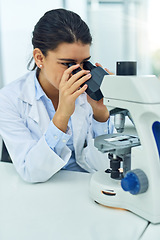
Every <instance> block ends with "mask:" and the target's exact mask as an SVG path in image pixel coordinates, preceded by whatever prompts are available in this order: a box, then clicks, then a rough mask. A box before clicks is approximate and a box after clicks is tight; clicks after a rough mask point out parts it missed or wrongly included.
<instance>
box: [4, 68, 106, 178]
mask: <svg viewBox="0 0 160 240" xmlns="http://www.w3.org/2000/svg"><path fill="white" fill-rule="evenodd" d="M34 76H35V72H34V71H33V72H31V73H28V74H27V75H25V76H23V77H22V78H20V79H18V80H16V81H14V82H12V83H11V84H9V85H8V86H6V87H4V88H3V89H1V91H0V135H1V136H2V138H3V140H4V142H5V144H6V146H7V149H8V152H9V154H10V156H11V158H12V161H13V164H14V166H15V168H16V170H17V172H18V173H19V174H20V176H21V177H22V178H23V179H24V180H25V181H28V182H44V181H46V180H48V179H49V178H50V177H51V176H52V175H53V174H55V173H56V172H58V171H59V170H60V169H61V168H62V167H63V166H65V164H66V163H67V162H68V161H69V159H70V156H71V150H70V149H69V148H68V147H67V146H65V147H64V148H63V151H62V153H61V156H58V155H57V154H56V153H55V152H54V151H53V150H52V149H51V148H50V147H49V146H48V145H47V143H46V140H45V136H44V134H45V132H46V130H47V127H48V125H49V123H50V119H49V116H48V113H47V110H46V108H45V106H44V104H43V102H42V101H41V100H38V101H37V100H36V98H35V85H34ZM88 114H90V117H89V118H90V119H91V118H92V117H91V116H92V115H91V107H90V105H89V104H88V102H87V101H86V94H82V95H81V96H80V97H79V98H78V104H76V108H75V112H74V113H73V115H72V116H71V120H72V127H73V132H74V134H73V145H74V148H75V157H76V161H77V164H79V165H80V166H81V167H82V168H83V169H85V170H87V171H88V172H94V171H96V170H98V169H105V168H106V166H107V165H108V162H107V159H106V155H105V154H102V153H101V152H99V151H98V150H97V149H96V148H95V147H94V142H93V134H92V124H91V120H88ZM102 133H106V130H104V129H103V128H102ZM85 142H86V143H87V146H86V147H84V143H85Z"/></svg>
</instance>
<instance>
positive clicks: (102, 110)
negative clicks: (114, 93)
mask: <svg viewBox="0 0 160 240" xmlns="http://www.w3.org/2000/svg"><path fill="white" fill-rule="evenodd" d="M95 65H96V66H97V67H101V68H103V67H102V65H101V64H99V63H96V64H95ZM104 69H105V70H106V71H107V72H108V73H109V74H110V75H113V73H111V72H110V71H109V70H108V69H107V68H104ZM87 100H88V102H89V104H90V105H91V107H92V109H93V117H94V119H95V120H96V121H98V122H106V121H107V120H108V118H109V111H108V109H107V107H106V106H105V105H104V104H103V98H102V99H100V100H99V101H95V100H93V99H92V98H90V97H89V96H88V95H87Z"/></svg>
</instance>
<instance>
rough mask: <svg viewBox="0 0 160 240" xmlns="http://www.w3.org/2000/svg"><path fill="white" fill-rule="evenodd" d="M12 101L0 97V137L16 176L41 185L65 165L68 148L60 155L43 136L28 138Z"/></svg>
mask: <svg viewBox="0 0 160 240" xmlns="http://www.w3.org/2000/svg"><path fill="white" fill-rule="evenodd" d="M19 107H20V106H18V104H17V103H16V104H15V101H11V99H9V98H7V96H5V95H3V94H2V95H1V94H0V134H1V136H2V138H3V140H4V142H5V144H6V146H7V149H8V152H9V154H10V156H11V159H12V161H13V163H14V166H15V168H16V170H17V172H18V173H19V175H20V176H21V177H22V179H24V180H25V181H27V182H32V183H34V182H44V181H47V180H48V179H49V178H50V177H51V176H52V175H54V174H55V173H56V172H58V171H59V170H60V169H61V168H62V167H63V166H65V164H66V163H67V162H68V160H69V159H70V156H71V151H70V149H69V148H68V147H67V146H66V145H64V146H63V148H61V153H60V156H59V155H57V154H56V153H55V152H54V151H53V150H52V149H51V148H50V147H49V145H48V144H47V142H46V139H45V135H44V134H43V135H42V136H41V137H40V138H39V139H37V138H36V137H33V136H32V135H31V132H30V129H28V128H27V126H26V125H25V123H24V119H23V118H22V117H21V114H20V113H19V109H18V108H19Z"/></svg>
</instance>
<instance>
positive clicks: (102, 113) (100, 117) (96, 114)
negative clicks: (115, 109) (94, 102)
mask: <svg viewBox="0 0 160 240" xmlns="http://www.w3.org/2000/svg"><path fill="white" fill-rule="evenodd" d="M93 118H94V119H95V120H96V121H98V122H106V121H107V120H108V118H109V111H108V109H107V107H106V106H105V108H104V109H103V110H102V109H93Z"/></svg>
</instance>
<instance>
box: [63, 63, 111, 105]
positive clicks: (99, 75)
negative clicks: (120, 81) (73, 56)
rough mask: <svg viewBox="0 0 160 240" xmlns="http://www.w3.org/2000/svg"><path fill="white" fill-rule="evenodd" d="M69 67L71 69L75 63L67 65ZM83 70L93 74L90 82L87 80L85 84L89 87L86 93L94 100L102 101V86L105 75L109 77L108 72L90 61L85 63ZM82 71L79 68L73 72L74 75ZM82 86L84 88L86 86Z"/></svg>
mask: <svg viewBox="0 0 160 240" xmlns="http://www.w3.org/2000/svg"><path fill="white" fill-rule="evenodd" d="M66 64H67V65H68V67H71V66H72V65H75V64H76V63H75V62H72V63H66ZM83 68H84V69H85V70H90V73H91V75H92V76H91V78H90V79H89V80H87V81H86V82H85V83H84V84H87V85H88V87H87V89H86V93H87V94H88V95H89V96H90V97H91V98H92V99H94V100H96V101H99V100H100V99H102V98H103V94H102V92H101V90H100V86H101V83H102V80H103V77H104V76H105V75H108V72H107V71H105V70H104V69H103V68H101V67H96V66H94V65H93V64H92V63H91V62H89V61H85V62H84V63H83ZM81 70H82V69H81V68H80V67H79V68H77V69H75V70H73V72H72V73H73V74H75V73H77V72H79V71H81ZM84 84H82V86H83V85H84Z"/></svg>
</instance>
